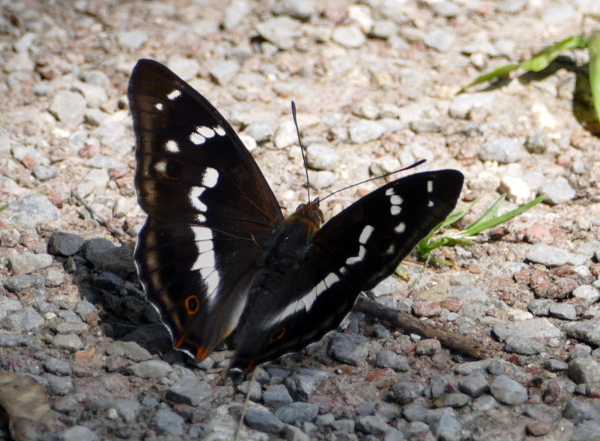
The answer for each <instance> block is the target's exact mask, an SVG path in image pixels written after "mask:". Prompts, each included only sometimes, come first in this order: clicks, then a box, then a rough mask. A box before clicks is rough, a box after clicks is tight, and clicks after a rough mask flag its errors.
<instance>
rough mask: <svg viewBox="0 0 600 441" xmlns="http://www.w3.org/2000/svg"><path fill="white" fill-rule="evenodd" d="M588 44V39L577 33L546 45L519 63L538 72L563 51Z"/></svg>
mask: <svg viewBox="0 0 600 441" xmlns="http://www.w3.org/2000/svg"><path fill="white" fill-rule="evenodd" d="M587 44H588V41H587V39H586V38H585V37H583V36H580V35H577V36H574V37H569V38H567V39H565V40H563V41H560V42H558V43H556V44H553V45H552V46H549V47H547V48H546V49H544V50H543V51H541V52H539V53H538V54H536V55H534V56H533V57H532V58H531V60H528V61H525V62H524V63H522V64H521V67H522V68H523V69H527V70H531V71H533V72H539V71H541V70H544V69H545V68H547V67H548V65H549V64H550V63H552V62H553V61H554V60H555V59H556V57H558V56H559V55H560V54H561V53H563V52H564V51H568V50H570V49H576V48H579V47H585V46H586V45H587Z"/></svg>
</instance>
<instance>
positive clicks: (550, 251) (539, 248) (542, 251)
mask: <svg viewBox="0 0 600 441" xmlns="http://www.w3.org/2000/svg"><path fill="white" fill-rule="evenodd" d="M526 258H527V260H529V261H531V262H535V263H541V264H542V265H545V266H547V267H555V266H562V265H565V264H566V263H567V262H568V260H569V253H567V252H566V251H564V250H561V249H560V248H556V247H551V246H550V245H546V244H543V243H536V244H535V245H532V246H531V248H529V250H528V251H527V257H526Z"/></svg>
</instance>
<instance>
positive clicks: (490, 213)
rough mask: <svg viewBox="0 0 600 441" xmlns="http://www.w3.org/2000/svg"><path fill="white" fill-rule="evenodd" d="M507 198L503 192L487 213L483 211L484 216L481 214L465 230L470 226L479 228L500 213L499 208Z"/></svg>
mask: <svg viewBox="0 0 600 441" xmlns="http://www.w3.org/2000/svg"><path fill="white" fill-rule="evenodd" d="M505 200H506V194H503V195H502V196H500V197H499V198H498V199H496V202H494V203H493V205H492V206H491V207H490V208H488V209H487V211H486V212H485V213H483V216H481V217H480V218H479V219H477V220H476V221H475V222H473V223H472V224H471V225H467V226H466V227H465V230H468V229H469V228H477V227H478V226H479V225H481V224H482V223H484V222H487V221H488V220H490V219H492V218H493V217H494V216H496V213H498V210H499V209H500V205H502V203H503V202H504V201H505Z"/></svg>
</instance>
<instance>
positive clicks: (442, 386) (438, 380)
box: [426, 372, 458, 398]
mask: <svg viewBox="0 0 600 441" xmlns="http://www.w3.org/2000/svg"><path fill="white" fill-rule="evenodd" d="M429 385H430V388H429V389H428V391H427V393H426V395H427V396H428V397H431V398H435V397H439V396H441V395H444V394H446V393H448V391H454V390H458V383H457V381H456V377H455V376H454V375H452V374H451V373H449V372H445V373H442V374H440V375H438V376H437V377H434V378H432V379H431V380H430V382H429Z"/></svg>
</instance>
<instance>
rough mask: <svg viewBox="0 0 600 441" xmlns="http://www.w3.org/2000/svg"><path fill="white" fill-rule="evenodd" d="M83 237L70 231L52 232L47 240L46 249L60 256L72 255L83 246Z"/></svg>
mask: <svg viewBox="0 0 600 441" xmlns="http://www.w3.org/2000/svg"><path fill="white" fill-rule="evenodd" d="M83 242H84V240H83V237H81V236H79V235H78V234H72V233H62V232H57V233H52V235H51V236H50V239H49V240H48V250H49V251H50V252H51V253H52V254H58V255H60V256H72V255H73V254H75V253H78V252H79V250H81V247H83Z"/></svg>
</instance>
